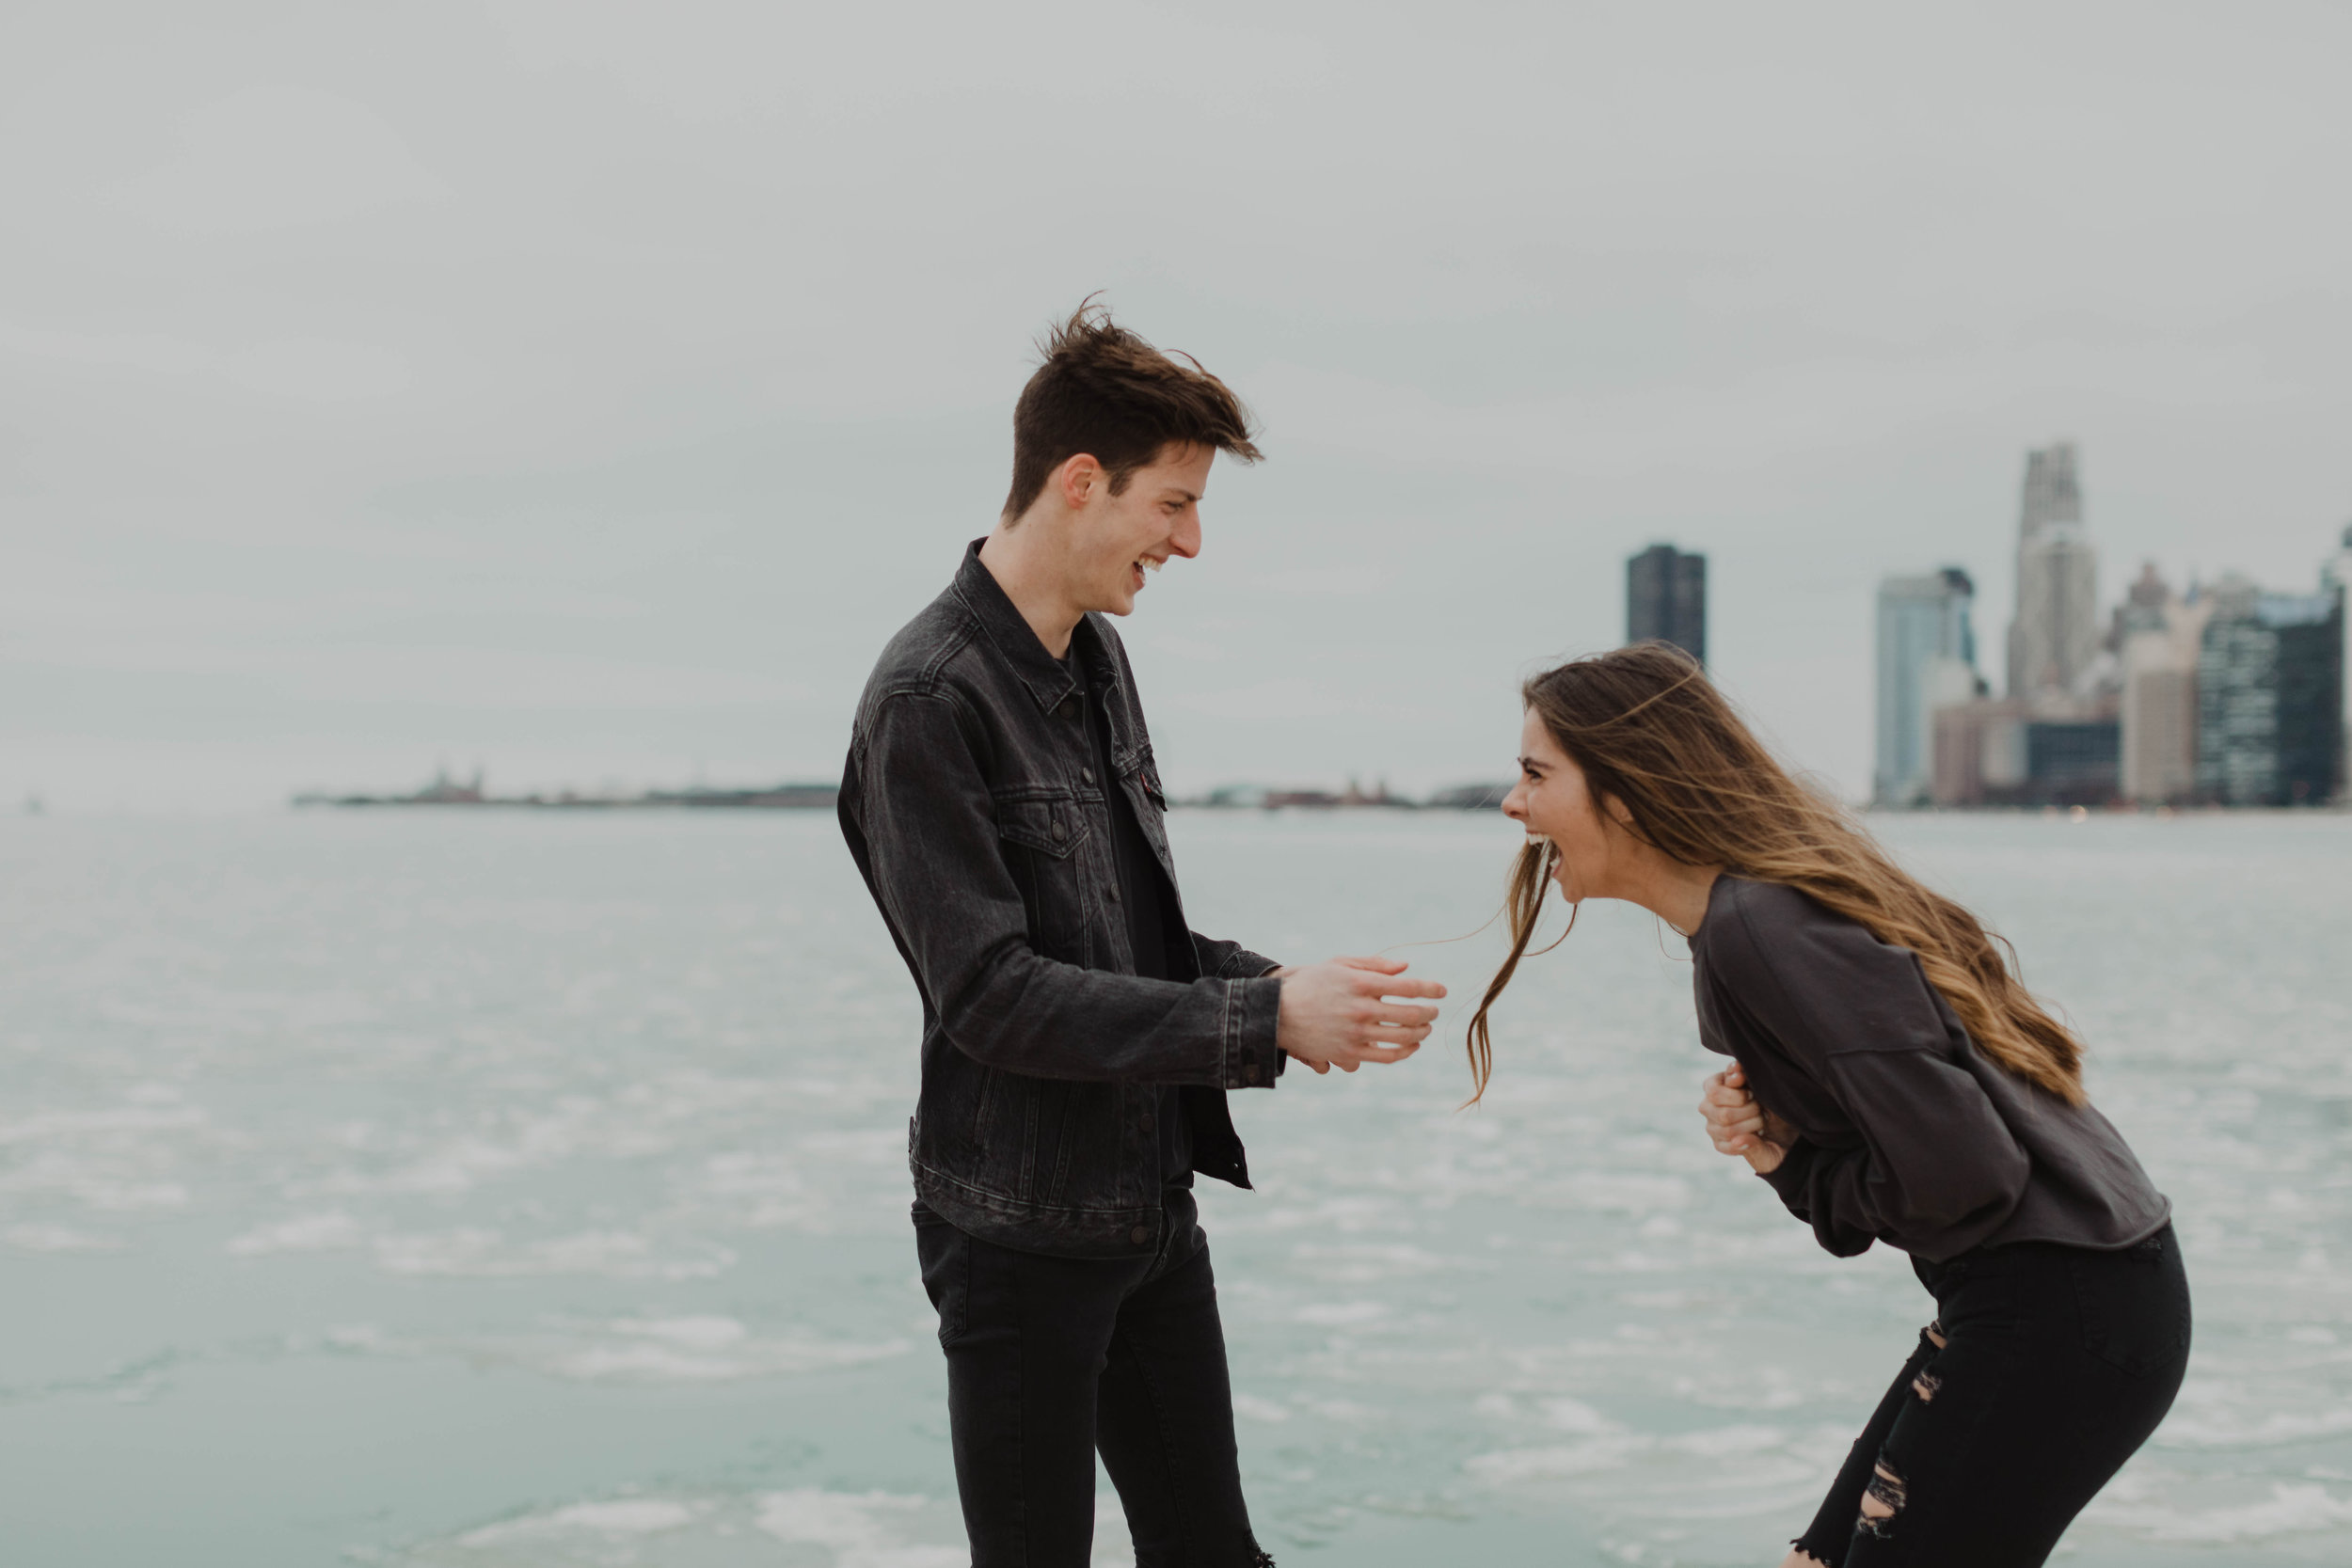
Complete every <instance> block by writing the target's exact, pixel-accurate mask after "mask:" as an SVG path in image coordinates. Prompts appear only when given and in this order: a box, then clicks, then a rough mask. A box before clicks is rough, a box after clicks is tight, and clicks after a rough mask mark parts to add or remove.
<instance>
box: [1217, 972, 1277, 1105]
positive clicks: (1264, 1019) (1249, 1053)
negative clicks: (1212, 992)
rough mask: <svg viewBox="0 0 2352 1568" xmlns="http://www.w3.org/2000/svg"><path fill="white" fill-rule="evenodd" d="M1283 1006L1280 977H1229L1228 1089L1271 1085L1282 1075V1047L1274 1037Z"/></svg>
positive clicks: (1227, 1004)
mask: <svg viewBox="0 0 2352 1568" xmlns="http://www.w3.org/2000/svg"><path fill="white" fill-rule="evenodd" d="M1281 1010H1282V982H1281V981H1279V980H1267V979H1254V980H1229V981H1227V982H1226V985H1225V1075H1224V1076H1225V1082H1224V1086H1225V1087H1226V1088H1229V1089H1270V1088H1272V1087H1273V1086H1274V1080H1275V1079H1276V1078H1278V1077H1279V1076H1280V1075H1281V1071H1282V1048H1281V1046H1280V1045H1279V1044H1277V1043H1276V1041H1275V1038H1274V1026H1275V1021H1276V1019H1277V1018H1279V1016H1280V1014H1281Z"/></svg>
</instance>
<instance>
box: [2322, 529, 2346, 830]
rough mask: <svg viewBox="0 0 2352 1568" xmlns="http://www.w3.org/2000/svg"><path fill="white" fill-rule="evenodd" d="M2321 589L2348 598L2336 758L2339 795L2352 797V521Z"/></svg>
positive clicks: (2326, 570) (2325, 570)
mask: <svg viewBox="0 0 2352 1568" xmlns="http://www.w3.org/2000/svg"><path fill="white" fill-rule="evenodd" d="M2319 588H2320V592H2321V593H2323V594H2324V593H2327V592H2328V591H2329V590H2331V589H2332V590H2333V591H2334V592H2335V594H2336V596H2337V598H2338V599H2339V600H2342V601H2344V610H2343V612H2342V613H2341V614H2340V615H2339V619H2340V620H2341V621H2342V622H2343V624H2344V646H2343V648H2342V649H2341V650H2339V651H2338V653H2337V655H2336V659H2337V666H2338V668H2339V669H2340V670H2342V671H2343V676H2342V678H2341V680H2340V682H2339V684H2340V685H2342V687H2343V688H2344V708H2343V711H2342V712H2341V713H2340V714H2339V715H2338V716H2337V721H2336V722H2337V727H2338V728H2339V729H2340V730H2341V731H2342V732H2343V735H2344V752H2343V754H2342V755H2341V756H2339V757H2338V758H2337V759H2336V798H2337V799H2338V800H2347V799H2352V523H2346V524H2344V537H2343V539H2342V541H2341V542H2340V547H2339V548H2338V549H2337V550H2336V553H2335V554H2333V555H2331V556H2329V557H2328V560H2327V561H2326V562H2325V563H2323V564H2322V565H2321V566H2320V568H2319Z"/></svg>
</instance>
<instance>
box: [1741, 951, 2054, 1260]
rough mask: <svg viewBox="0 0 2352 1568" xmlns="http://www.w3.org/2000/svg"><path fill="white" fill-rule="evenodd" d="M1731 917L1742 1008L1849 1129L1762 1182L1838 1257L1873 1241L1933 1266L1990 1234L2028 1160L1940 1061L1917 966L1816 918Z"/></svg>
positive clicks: (1964, 1075)
mask: <svg viewBox="0 0 2352 1568" xmlns="http://www.w3.org/2000/svg"><path fill="white" fill-rule="evenodd" d="M1738 916H1739V920H1740V928H1739V929H1738V931H1737V932H1736V933H1735V936H1736V939H1737V940H1736V942H1735V943H1734V944H1733V945H1734V946H1735V947H1736V948H1737V949H1739V961H1738V963H1737V965H1736V969H1737V971H1738V972H1739V979H1738V983H1739V984H1740V991H1741V993H1742V1000H1743V1001H1744V1002H1746V1003H1747V1005H1748V1006H1749V1008H1750V1010H1751V1012H1752V1014H1753V1015H1754V1017H1755V1018H1756V1021H1757V1022H1760V1023H1761V1024H1763V1025H1764V1027H1765V1028H1766V1029H1768V1030H1769V1031H1770V1032H1771V1034H1772V1037H1773V1038H1774V1039H1775V1041H1776V1042H1777V1043H1778V1044H1779V1045H1780V1047H1781V1049H1782V1050H1783V1051H1784V1052H1785V1053H1787V1054H1788V1056H1789V1058H1790V1059H1791V1060H1793V1061H1794V1062H1796V1063H1797V1064H1798V1065H1799V1066H1801V1067H1802V1068H1803V1069H1804V1070H1806V1071H1807V1072H1809V1073H1811V1074H1812V1075H1813V1076H1814V1077H1815V1078H1816V1079H1817V1081H1818V1082H1820V1084H1821V1085H1822V1086H1823V1087H1825V1088H1827V1089H1828V1090H1829V1092H1830V1094H1831V1096H1832V1097H1833V1098H1834V1099H1836V1101H1837V1102H1838V1104H1839V1106H1840V1107H1841V1108H1843V1109H1844V1111H1845V1113H1846V1115H1847V1117H1849V1118H1850V1119H1851V1121H1852V1123H1853V1125H1854V1126H1855V1128H1857V1129H1858V1130H1859V1131H1860V1132H1861V1134H1862V1144H1861V1146H1860V1147H1859V1148H1847V1149H1832V1148H1823V1147H1820V1146H1819V1145H1816V1144H1812V1143H1809V1142H1805V1141H1803V1140H1800V1141H1799V1143H1798V1144H1797V1145H1796V1147H1795V1148H1791V1149H1790V1150H1789V1151H1788V1157H1787V1158H1786V1159H1784V1160H1783V1161H1782V1162H1781V1164H1780V1165H1779V1167H1778V1168H1777V1169H1775V1170H1773V1171H1772V1172H1771V1173H1770V1174H1769V1175H1767V1176H1766V1177H1765V1180H1767V1181H1769V1182H1771V1183H1772V1188H1773V1190H1774V1191H1775V1192H1777V1193H1778V1194H1779V1195H1780V1197H1781V1201H1782V1202H1784V1203H1786V1204H1787V1205H1788V1210H1789V1212H1791V1213H1793V1214H1795V1215H1796V1216H1797V1217H1798V1218H1800V1219H1802V1220H1804V1221H1806V1222H1807V1223H1809V1224H1810V1225H1811V1226H1812V1227H1813V1233H1814V1235H1815V1237H1816V1238H1818V1239H1819V1240H1820V1243H1821V1245H1822V1246H1823V1247H1824V1248H1825V1249H1827V1250H1828V1251H1830V1252H1832V1253H1834V1254H1836V1255H1837V1256H1838V1257H1841V1258H1843V1257H1851V1255H1853V1254H1855V1253H1858V1252H1864V1251H1867V1250H1868V1248H1869V1246H1870V1243H1872V1242H1873V1241H1878V1240H1884V1241H1888V1242H1891V1243H1895V1244H1896V1245H1898V1246H1900V1247H1902V1248H1904V1250H1906V1251H1909V1252H1912V1253H1915V1254H1916V1255H1918V1256H1920V1257H1923V1258H1927V1259H1931V1260H1934V1259H1943V1258H1948V1257H1952V1256H1954V1255H1956V1254H1958V1253H1961V1252H1964V1251H1966V1250H1967V1249H1968V1248H1969V1247H1971V1246H1974V1245H1975V1244H1976V1243H1978V1242H1979V1241H1980V1240H1982V1239H1983V1238H1984V1237H1985V1236H1988V1235H1990V1234H1992V1233H1993V1232H1994V1230H1995V1229H1997V1228H1998V1227H1999V1226H2000V1224H2001V1222H2002V1221H2003V1220H2005V1219H2007V1218H2008V1217H2009V1215H2010V1212H2011V1211H2013V1210H2014V1209H2015V1208H2016V1207H2017V1204H2018V1202H2019V1200H2020V1199H2021V1198H2023V1196H2025V1190H2026V1178H2027V1176H2028V1174H2029V1172H2030V1170H2031V1162H2030V1161H2029V1160H2028V1158H2027V1156H2026V1152H2025V1150H2024V1149H2023V1148H2019V1147H2018V1144H2017V1140H2016V1139H2015V1137H2013V1136H2012V1135H2011V1134H2010V1131H2009V1127H2008V1124H2007V1123H2005V1122H2004V1121H2003V1120H2002V1119H2001V1116H2000V1113H1999V1111H1998V1110H1997V1108H1995V1107H1994V1104H1993V1102H1992V1101H1991V1100H1989V1099H1988V1098H1987V1097H1986V1095H1985V1092H1984V1089H1983V1087H1982V1085H1979V1083H1978V1082H1977V1080H1976V1078H1975V1076H1974V1075H1973V1074H1972V1073H1970V1072H1969V1070H1968V1069H1967V1068H1966V1067H1965V1066H1963V1064H1961V1063H1959V1062H1956V1061H1954V1060H1952V1059H1951V1056H1950V1052H1951V1049H1952V1042H1953V1036H1952V1035H1951V1034H1950V1033H1949V1032H1947V1025H1946V1022H1945V1018H1944V1014H1943V1011H1942V1009H1940V1008H1939V1007H1938V1006H1936V1004H1935V999H1934V997H1933V995H1932V994H1931V990H1930V989H1929V986H1928V982H1927V977H1926V976H1925V975H1924V974H1921V973H1920V971H1919V962H1918V959H1917V958H1915V957H1913V955H1912V954H1911V953H1910V952H1909V951H1908V950H1907V949H1904V948H1900V947H1893V946H1889V945H1888V944H1886V943H1884V942H1880V941H1879V940H1878V938H1877V937H1875V936H1873V935H1872V934H1871V933H1870V932H1869V931H1867V930H1866V929H1865V928H1864V927H1861V926H1859V925H1856V924H1855V923H1854V922H1852V921H1849V920H1843V919H1840V918H1838V917H1836V916H1834V915H1830V914H1828V913H1827V912H1826V911H1809V917H1801V918H1798V919H1793V920H1790V921H1788V922H1787V923H1786V924H1785V925H1784V924H1779V923H1775V924H1774V925H1772V926H1771V927H1759V923H1758V922H1756V921H1755V920H1753V919H1752V918H1751V917H1750V915H1749V912H1748V911H1746V910H1745V909H1744V908H1741V909H1740V910H1739V911H1738Z"/></svg>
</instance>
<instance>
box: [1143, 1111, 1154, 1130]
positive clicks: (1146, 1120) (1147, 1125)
mask: <svg viewBox="0 0 2352 1568" xmlns="http://www.w3.org/2000/svg"><path fill="white" fill-rule="evenodd" d="M1143 1130H1144V1131H1145V1132H1151V1131H1152V1113H1151V1112H1149V1111H1146V1112H1144V1113H1143Z"/></svg>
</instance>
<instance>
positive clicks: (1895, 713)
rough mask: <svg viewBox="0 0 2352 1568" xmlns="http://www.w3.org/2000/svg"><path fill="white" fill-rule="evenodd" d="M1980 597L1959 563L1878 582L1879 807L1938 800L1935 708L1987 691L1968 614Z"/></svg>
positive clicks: (1876, 792)
mask: <svg viewBox="0 0 2352 1568" xmlns="http://www.w3.org/2000/svg"><path fill="white" fill-rule="evenodd" d="M1976 594H1977V589H1976V584H1974V583H1973V582H1971V581H1969V580H1968V574H1967V573H1966V572H1963V571H1962V570H1961V569H1960V568H1959V567H1957V566H1947V567H1945V568H1944V569H1943V570H1941V571H1937V572H1930V573H1927V574H1925V575H1924V576H1919V577H1894V578H1886V579H1884V580H1883V581H1882V582H1881V583H1880V584H1879V610H1878V758H1877V767H1876V768H1875V769H1874V778H1873V790H1874V798H1875V799H1876V800H1877V801H1878V803H1879V804H1880V805H1883V806H1915V805H1920V804H1922V803H1924V802H1926V801H1927V800H1930V799H1931V798H1932V797H1933V796H1934V794H1935V787H1934V786H1935V711H1936V709H1938V708H1941V707H1946V706H1948V705H1952V704H1954V703H1964V702H1967V701H1969V700H1971V699H1972V698H1976V697H1979V696H1982V695H1983V694H1984V683H1983V681H1982V680H1981V679H1979V676H1978V674H1977V636H1976V630H1975V626H1974V625H1973V623H1972V622H1971V620H1970V615H1969V611H1970V610H1971V609H1972V608H1973V607H1974V605H1975V603H1976Z"/></svg>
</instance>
